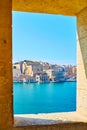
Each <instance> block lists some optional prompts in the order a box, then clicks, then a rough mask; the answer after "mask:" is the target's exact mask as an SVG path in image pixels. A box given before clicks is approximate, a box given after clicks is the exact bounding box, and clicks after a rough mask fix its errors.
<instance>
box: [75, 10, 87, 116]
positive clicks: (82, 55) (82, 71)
mask: <svg viewBox="0 0 87 130" xmlns="http://www.w3.org/2000/svg"><path fill="white" fill-rule="evenodd" d="M77 30H78V38H77V44H78V46H77V48H78V50H77V78H78V79H77V110H78V111H79V112H80V114H81V113H82V114H84V115H85V116H87V8H85V9H84V10H82V11H81V12H80V13H79V14H78V15H77Z"/></svg>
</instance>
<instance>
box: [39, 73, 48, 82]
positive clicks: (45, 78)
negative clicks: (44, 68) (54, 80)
mask: <svg viewBox="0 0 87 130" xmlns="http://www.w3.org/2000/svg"><path fill="white" fill-rule="evenodd" d="M36 81H37V82H41V83H47V82H50V79H49V76H48V74H47V73H43V74H42V73H41V74H37V75H36Z"/></svg>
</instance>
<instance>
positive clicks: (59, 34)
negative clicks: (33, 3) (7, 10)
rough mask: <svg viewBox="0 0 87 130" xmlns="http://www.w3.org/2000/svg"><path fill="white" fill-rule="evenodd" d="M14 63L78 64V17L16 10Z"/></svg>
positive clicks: (13, 21)
mask: <svg viewBox="0 0 87 130" xmlns="http://www.w3.org/2000/svg"><path fill="white" fill-rule="evenodd" d="M12 13H13V15H12V17H13V18H12V28H13V36H12V40H13V41H12V42H13V47H12V48H13V62H17V61H22V60H32V61H44V62H49V63H52V64H59V65H68V64H72V65H76V17H71V16H68V17H67V16H63V15H52V14H40V13H24V12H12Z"/></svg>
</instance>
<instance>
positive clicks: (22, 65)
mask: <svg viewBox="0 0 87 130" xmlns="http://www.w3.org/2000/svg"><path fill="white" fill-rule="evenodd" d="M26 66H27V64H26V62H23V61H21V62H20V70H21V73H22V74H25V69H26Z"/></svg>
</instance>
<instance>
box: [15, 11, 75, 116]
mask: <svg viewBox="0 0 87 130" xmlns="http://www.w3.org/2000/svg"><path fill="white" fill-rule="evenodd" d="M76 68H77V66H76V18H75V17H66V16H61V15H49V14H38V13H22V12H21V13H20V12H13V88H14V114H31V113H32V114H36V113H53V112H69V111H76Z"/></svg>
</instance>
